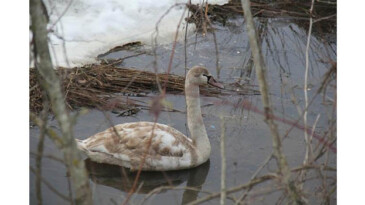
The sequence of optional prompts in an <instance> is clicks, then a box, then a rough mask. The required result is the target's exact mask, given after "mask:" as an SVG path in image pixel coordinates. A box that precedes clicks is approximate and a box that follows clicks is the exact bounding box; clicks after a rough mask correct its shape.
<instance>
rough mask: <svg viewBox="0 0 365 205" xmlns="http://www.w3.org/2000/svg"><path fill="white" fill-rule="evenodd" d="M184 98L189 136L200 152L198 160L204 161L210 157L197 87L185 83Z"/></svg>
mask: <svg viewBox="0 0 365 205" xmlns="http://www.w3.org/2000/svg"><path fill="white" fill-rule="evenodd" d="M185 96H186V105H187V118H188V127H189V131H190V136H191V138H192V139H193V142H194V144H195V146H196V147H197V149H198V150H199V152H200V156H199V158H200V160H203V161H206V160H207V159H208V158H209V156H210V151H211V147H210V142H209V139H208V136H207V131H206V129H205V126H204V122H203V117H202V112H201V109H200V98H199V86H198V85H194V84H190V83H189V82H187V83H186V84H185ZM198 161H199V160H198Z"/></svg>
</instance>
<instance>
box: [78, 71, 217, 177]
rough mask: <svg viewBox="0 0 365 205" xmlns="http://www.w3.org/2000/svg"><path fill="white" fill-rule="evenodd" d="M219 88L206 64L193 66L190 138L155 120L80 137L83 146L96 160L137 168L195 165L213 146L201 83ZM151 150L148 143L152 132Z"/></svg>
mask: <svg viewBox="0 0 365 205" xmlns="http://www.w3.org/2000/svg"><path fill="white" fill-rule="evenodd" d="M205 84H209V85H212V86H215V87H218V88H223V85H222V84H220V83H218V82H217V81H215V79H214V78H213V77H212V76H211V75H210V74H209V72H208V70H207V69H206V68H204V67H200V66H195V67H193V68H191V69H190V71H189V72H188V74H187V75H186V80H185V96H186V104H187V118H188V120H187V121H188V128H189V131H190V134H191V139H190V138H188V137H187V136H185V135H184V134H182V133H181V132H179V131H178V130H176V129H174V128H173V127H170V126H167V125H163V124H159V123H156V124H155V125H154V123H153V122H132V123H124V124H119V125H116V126H114V127H111V128H109V129H107V130H105V131H103V132H100V133H98V134H96V135H94V136H91V137H89V138H87V139H85V140H77V143H78V147H79V149H80V150H82V151H83V152H85V154H86V155H87V156H88V157H89V158H90V159H91V160H93V161H96V162H100V163H108V164H115V165H119V166H123V167H128V168H130V169H131V170H138V169H139V166H140V164H141V163H142V162H143V158H144V157H145V162H144V163H143V166H142V170H145V171H167V170H179V169H187V168H192V167H196V166H198V165H200V164H202V163H204V162H206V161H207V160H208V159H209V155H210V151H211V147H210V142H209V139H208V136H207V132H206V130H205V126H204V122H203V117H202V114H201V109H200V99H199V85H205ZM152 134H153V137H152V142H151V144H150V148H149V150H147V148H148V143H149V140H150V137H151V136H152Z"/></svg>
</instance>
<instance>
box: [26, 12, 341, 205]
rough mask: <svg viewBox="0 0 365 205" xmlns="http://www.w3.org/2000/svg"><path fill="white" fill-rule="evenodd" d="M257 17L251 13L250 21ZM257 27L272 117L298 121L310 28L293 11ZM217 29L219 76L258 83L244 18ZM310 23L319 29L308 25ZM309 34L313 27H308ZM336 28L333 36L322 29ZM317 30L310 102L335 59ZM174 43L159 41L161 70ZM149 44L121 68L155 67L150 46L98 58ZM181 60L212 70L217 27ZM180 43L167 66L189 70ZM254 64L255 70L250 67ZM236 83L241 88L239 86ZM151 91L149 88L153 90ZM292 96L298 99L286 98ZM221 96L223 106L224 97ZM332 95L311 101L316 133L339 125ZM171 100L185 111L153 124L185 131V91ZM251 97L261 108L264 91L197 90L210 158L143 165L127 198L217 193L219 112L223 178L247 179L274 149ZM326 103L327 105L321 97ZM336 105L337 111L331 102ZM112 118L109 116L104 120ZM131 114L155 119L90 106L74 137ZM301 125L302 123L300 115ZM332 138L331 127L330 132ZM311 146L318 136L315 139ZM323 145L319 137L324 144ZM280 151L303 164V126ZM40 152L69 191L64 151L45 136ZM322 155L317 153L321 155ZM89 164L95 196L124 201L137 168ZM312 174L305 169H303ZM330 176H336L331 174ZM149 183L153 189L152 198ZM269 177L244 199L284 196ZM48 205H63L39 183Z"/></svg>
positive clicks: (331, 158)
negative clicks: (167, 167)
mask: <svg viewBox="0 0 365 205" xmlns="http://www.w3.org/2000/svg"><path fill="white" fill-rule="evenodd" d="M256 20H257V19H256ZM259 25H260V26H259V28H260V31H261V38H263V39H264V40H263V42H261V44H262V49H263V55H264V58H265V60H266V65H267V80H268V83H269V85H270V93H271V101H272V103H273V106H274V112H275V115H276V116H278V117H280V118H281V119H286V120H289V121H295V120H297V118H298V117H299V116H300V114H298V109H301V110H302V109H303V107H304V105H305V102H304V92H303V86H304V74H305V45H306V39H307V38H306V36H307V30H306V29H305V28H306V27H307V26H301V22H298V21H297V22H294V21H292V20H290V19H260V21H259ZM215 27H217V31H216V37H217V45H218V49H219V66H220V78H219V81H221V82H223V83H224V84H227V85H228V84H230V83H234V82H236V83H237V84H249V86H251V87H252V88H254V89H258V86H257V85H258V84H257V81H256V79H255V72H254V71H252V72H250V71H249V70H250V67H251V66H252V64H251V62H250V54H249V53H250V50H249V42H248V38H247V35H246V33H245V30H246V29H245V26H244V24H243V19H242V18H240V17H238V18H234V19H231V20H228V22H227V24H226V26H222V25H220V24H215ZM314 29H315V28H314ZM314 32H315V30H314ZM326 35H330V36H332V39H334V38H333V36H335V35H336V34H326ZM325 39H326V41H324V40H323V38H322V36H321V35H319V34H316V33H314V34H313V36H312V38H311V47H310V52H309V54H310V55H309V60H310V67H309V68H310V70H309V78H308V83H309V89H308V96H309V99H310V100H311V99H312V97H313V96H314V95H315V92H316V91H317V89H318V88H319V87H320V85H321V82H322V80H323V78H324V74H325V73H326V72H327V71H328V70H329V68H330V67H331V66H330V64H329V63H328V61H329V60H330V59H332V60H333V61H336V42H335V41H331V40H328V39H331V38H325ZM171 48H172V45H171V44H170V45H163V46H159V47H158V48H157V50H156V53H157V67H158V68H159V69H158V72H166V70H167V67H168V62H169V59H170V55H171ZM140 52H146V53H147V54H142V55H139V56H137V57H131V58H127V59H126V60H125V61H124V62H123V63H122V65H121V66H126V67H135V68H139V69H144V70H149V71H154V60H155V58H154V56H153V55H152V53H153V50H152V49H151V48H149V47H146V46H142V47H141V48H138V49H136V50H135V51H119V52H115V53H111V54H108V55H107V56H104V57H103V58H106V59H117V58H123V57H126V56H130V55H135V54H136V53H140ZM186 62H187V67H191V66H194V65H204V66H206V67H207V68H208V69H209V70H210V72H211V73H212V74H213V75H214V76H217V69H216V51H215V45H214V40H213V35H212V34H211V33H208V34H207V35H206V36H202V35H201V34H198V36H197V37H195V36H190V37H189V38H188V43H187V61H186ZM184 68H185V55H184V44H183V43H178V44H177V46H176V51H175V56H174V60H173V65H172V70H171V73H174V74H178V75H184V73H185V69H184ZM252 70H254V69H252ZM235 89H238V87H237V86H236V87H235ZM153 95H154V94H150V96H153ZM293 96H295V98H296V102H297V104H298V105H295V104H294V103H293V102H292V97H293ZM135 99H138V100H140V101H144V102H146V103H148V102H149V101H150V100H151V98H150V97H136V98H135ZM223 100H224V103H223V104H222V101H223ZM333 100H335V88H331V87H330V88H328V89H327V92H326V93H325V95H323V94H320V95H318V96H317V97H316V98H315V99H314V101H313V103H312V105H311V106H310V107H309V109H308V125H309V126H310V127H312V126H313V124H314V123H315V122H316V119H317V118H318V122H317V123H316V127H315V128H316V129H315V131H316V133H317V134H318V135H320V136H323V135H324V133H328V132H330V131H332V132H334V133H335V132H336V130H335V128H334V130H333V129H330V125H331V123H332V122H333V119H335V118H336V113H333V107H334V105H333ZM167 101H170V102H171V103H172V105H173V108H174V109H176V110H179V111H181V112H162V113H161V115H160V117H159V119H158V122H160V123H164V124H169V125H170V126H173V127H174V128H176V129H178V130H180V131H181V132H182V133H184V134H187V127H186V113H185V99H184V96H182V95H171V94H170V95H167ZM243 101H248V102H250V103H251V104H252V105H254V106H256V107H257V108H258V109H260V110H262V106H261V96H260V95H232V96H221V97H204V96H202V97H201V103H202V112H203V115H204V116H203V117H204V123H205V126H206V128H207V133H208V136H209V139H210V141H211V145H212V153H211V157H210V161H209V162H208V163H206V164H203V165H202V166H199V167H197V168H195V169H191V170H184V171H175V172H165V173H160V172H158V173H156V172H152V173H151V172H146V173H143V174H142V176H141V180H140V182H142V184H140V186H139V189H138V191H137V193H136V194H134V195H133V196H132V198H131V201H130V204H184V203H186V202H189V201H193V200H195V199H197V198H200V197H203V196H206V195H207V192H209V193H215V192H219V191H220V177H221V171H220V170H221V156H220V135H221V120H220V116H224V119H225V126H226V132H225V136H226V164H227V171H226V173H227V178H226V184H227V185H226V187H227V188H230V187H234V186H237V185H240V184H244V183H247V182H248V181H249V180H250V178H251V177H252V175H253V174H254V173H255V171H256V170H257V169H258V168H259V167H260V166H261V165H262V164H263V163H264V162H265V160H266V159H267V158H268V157H269V156H270V154H271V152H272V141H271V135H270V130H269V128H268V126H267V125H266V124H265V122H264V121H263V116H262V115H261V114H259V113H257V112H254V111H252V110H247V109H244V108H243V107H242V106H239V104H240V102H243ZM324 102H325V103H324ZM334 110H335V109H334ZM108 118H109V120H108ZM134 121H153V117H152V116H151V115H150V114H149V112H148V111H146V110H141V111H140V112H138V113H137V114H136V115H133V116H128V117H118V115H117V114H114V113H112V112H105V113H103V112H101V111H98V110H89V112H88V113H87V114H85V115H82V116H80V117H79V118H78V120H77V123H76V124H75V125H74V135H75V137H76V138H79V139H85V138H87V137H89V136H91V135H93V134H95V133H97V132H100V131H103V130H105V129H106V128H108V127H110V126H111V124H119V123H125V122H134ZM48 123H49V124H50V125H51V126H52V127H53V128H54V129H56V130H58V125H57V122H56V121H55V120H54V119H52V118H50V119H49V122H48ZM277 123H278V125H279V131H280V134H281V136H284V135H285V133H286V132H287V130H288V129H289V128H290V127H291V125H290V124H288V123H282V122H280V121H277ZM300 124H303V121H300ZM38 136H39V129H38V127H31V128H30V151H31V152H32V153H36V150H37V143H38ZM334 136H336V134H334ZM312 144H313V146H314V147H315V146H316V145H318V144H320V143H319V142H318V140H317V139H315V138H314V139H313V143H312ZM320 145H322V144H320ZM283 150H284V153H285V155H286V157H287V159H288V163H289V166H290V167H291V168H293V167H297V166H299V165H301V164H302V162H303V160H304V155H305V141H304V132H303V130H301V129H297V128H294V129H292V130H291V131H290V132H289V134H288V137H286V138H285V139H284V141H283ZM32 153H31V155H30V165H31V166H33V167H34V166H35V156H34V155H33V154H32ZM44 155H45V157H44V159H43V164H42V166H43V167H42V168H43V169H42V173H43V178H44V179H45V180H46V181H47V182H48V183H49V184H51V185H52V186H53V187H55V188H56V189H57V191H58V192H60V193H61V194H63V195H65V196H68V194H69V193H68V186H69V185H68V181H67V173H66V169H65V167H64V165H63V164H62V163H60V162H58V161H56V160H54V159H51V158H50V157H49V156H53V157H57V158H62V154H61V152H60V151H59V150H58V149H57V148H56V146H55V145H54V144H53V143H52V142H51V141H50V140H49V139H46V141H45V151H44ZM322 158H323V159H322ZM322 158H321V159H319V161H321V162H322V161H323V162H324V161H327V162H328V165H330V166H332V167H336V153H335V152H334V151H329V152H328V154H326V155H325V157H322ZM86 164H87V167H88V170H89V172H90V184H91V188H92V192H93V199H94V202H95V204H121V203H123V201H124V200H125V198H126V196H127V194H128V191H129V189H130V185H129V183H128V182H129V181H133V179H134V176H135V175H134V174H133V173H132V174H131V173H125V170H123V169H122V168H120V167H115V166H109V165H100V164H96V163H92V162H90V161H88V160H86ZM276 169H277V168H276V163H275V160H271V161H270V162H269V163H268V164H267V166H265V168H264V169H263V170H262V172H261V174H265V173H268V172H273V171H275V170H276ZM311 174H312V175H313V176H316V175H315V174H314V173H311V172H309V175H310V176H311ZM327 175H328V176H329V179H328V181H327V183H328V184H331V183H336V181H335V180H336V178H335V176H336V173H335V172H329V173H327ZM330 177H332V178H330ZM313 178H314V179H313V180H308V182H307V183H305V186H304V188H305V191H306V192H308V193H310V198H309V200H310V202H311V204H315V203H318V201H319V198H318V196H316V195H314V194H313V193H314V192H316V191H318V190H319V188H318V187H319V186H320V185H321V183H322V182H321V181H320V180H316V178H315V177H313ZM170 185H173V186H176V187H178V188H179V189H176V190H171V189H167V190H165V189H162V190H156V188H158V187H160V186H170ZM186 186H189V187H196V188H197V189H198V190H200V191H199V192H197V191H190V190H184V189H183V188H184V187H186ZM152 190H155V191H156V194H154V195H152V196H150V195H148V193H150V192H151V191H152ZM275 190H276V188H275V187H274V184H273V183H263V184H262V185H259V186H258V187H256V189H255V190H254V191H251V194H249V195H248V197H247V198H246V201H245V202H246V203H248V204H272V203H275V202H276V201H278V200H279V199H280V197H282V193H281V192H280V191H275ZM42 194H43V202H44V204H69V202H68V201H66V200H65V199H62V198H61V197H59V196H58V195H57V194H55V193H54V192H53V191H51V190H50V189H49V188H48V187H47V186H45V185H44V184H43V187H42ZM242 194H243V192H242V191H240V192H237V193H235V194H231V195H230V196H231V197H235V198H240V196H242ZM226 202H227V204H234V201H232V199H230V198H228V199H227V201H226ZM331 202H334V203H335V202H336V194H332V196H331ZM36 203H37V199H36V193H35V175H34V174H33V173H30V204H36ZM205 203H206V204H217V203H219V198H215V199H213V200H210V201H208V202H205Z"/></svg>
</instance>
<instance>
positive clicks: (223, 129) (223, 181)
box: [220, 116, 226, 205]
mask: <svg viewBox="0 0 365 205" xmlns="http://www.w3.org/2000/svg"><path fill="white" fill-rule="evenodd" d="M220 119H221V143H220V144H221V161H222V165H221V193H222V194H221V201H220V204H221V205H224V204H225V200H226V152H225V132H226V125H225V119H224V117H223V116H221V117H220Z"/></svg>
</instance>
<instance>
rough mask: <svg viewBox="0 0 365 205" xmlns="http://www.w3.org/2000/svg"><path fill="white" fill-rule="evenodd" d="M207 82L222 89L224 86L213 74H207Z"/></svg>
mask: <svg viewBox="0 0 365 205" xmlns="http://www.w3.org/2000/svg"><path fill="white" fill-rule="evenodd" d="M208 84H209V85H211V86H214V87H217V88H220V89H224V86H223V84H221V83H219V82H217V81H216V80H215V79H214V78H213V76H209V77H208Z"/></svg>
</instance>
